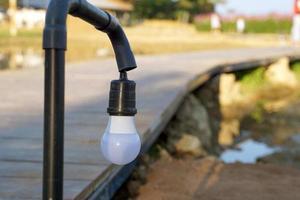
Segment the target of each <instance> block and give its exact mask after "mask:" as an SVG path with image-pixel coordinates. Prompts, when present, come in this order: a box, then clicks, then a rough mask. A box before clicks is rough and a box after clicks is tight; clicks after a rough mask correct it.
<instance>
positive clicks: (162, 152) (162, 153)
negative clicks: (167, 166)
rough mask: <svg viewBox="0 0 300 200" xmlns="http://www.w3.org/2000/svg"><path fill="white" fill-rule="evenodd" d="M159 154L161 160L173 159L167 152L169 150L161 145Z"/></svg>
mask: <svg viewBox="0 0 300 200" xmlns="http://www.w3.org/2000/svg"><path fill="white" fill-rule="evenodd" d="M159 156H160V159H161V160H166V161H172V160H173V158H172V156H171V155H170V154H169V152H168V151H167V150H166V149H164V148H162V147H159Z"/></svg>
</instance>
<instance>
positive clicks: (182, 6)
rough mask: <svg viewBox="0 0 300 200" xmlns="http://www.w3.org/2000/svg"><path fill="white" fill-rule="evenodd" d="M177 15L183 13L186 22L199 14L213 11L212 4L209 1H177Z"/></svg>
mask: <svg viewBox="0 0 300 200" xmlns="http://www.w3.org/2000/svg"><path fill="white" fill-rule="evenodd" d="M177 8H178V13H179V14H180V13H181V15H182V13H184V14H185V15H186V16H187V17H186V18H187V20H188V21H192V20H193V18H194V16H195V15H197V14H200V13H210V12H212V11H213V10H214V4H213V3H211V1H210V0H178V3H177Z"/></svg>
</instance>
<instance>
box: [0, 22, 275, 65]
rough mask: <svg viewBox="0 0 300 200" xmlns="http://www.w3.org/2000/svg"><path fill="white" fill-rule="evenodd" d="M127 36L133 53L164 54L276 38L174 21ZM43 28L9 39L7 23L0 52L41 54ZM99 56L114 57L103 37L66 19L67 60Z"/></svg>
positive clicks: (250, 44) (0, 34)
mask: <svg viewBox="0 0 300 200" xmlns="http://www.w3.org/2000/svg"><path fill="white" fill-rule="evenodd" d="M125 31H126V34H127V36H128V38H129V40H130V43H131V46H132V48H133V51H134V52H135V54H163V53H173V52H186V51H198V50H208V49H229V48H237V47H259V46H274V44H276V40H277V37H275V36H270V35H268V36H247V37H243V38H241V37H236V35H231V34H218V35H212V34H211V33H199V32H198V31H197V30H196V29H195V27H194V26H193V25H188V24H182V23H178V22H174V21H161V20H157V21H145V22H144V23H142V24H139V25H136V26H133V27H126V28H125ZM41 41H42V28H40V29H33V30H25V29H24V30H20V31H19V33H18V35H17V36H16V37H11V36H9V32H8V26H7V25H6V24H4V25H1V27H0V53H9V54H13V53H14V52H19V51H24V49H33V50H34V51H35V52H40V53H42V49H41V45H42V43H41ZM99 54H103V55H102V56H113V51H112V47H111V44H110V42H109V40H108V38H107V36H106V34H104V33H101V32H99V31H97V30H95V29H94V27H92V26H90V25H88V24H86V23H85V22H82V21H80V20H78V19H74V18H73V17H70V18H69V19H68V51H67V57H66V58H67V60H68V61H81V60H88V59H94V58H96V57H99Z"/></svg>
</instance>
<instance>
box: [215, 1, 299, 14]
mask: <svg viewBox="0 0 300 200" xmlns="http://www.w3.org/2000/svg"><path fill="white" fill-rule="evenodd" d="M226 2H227V3H225V4H224V5H217V7H216V9H217V12H218V13H220V14H226V13H228V10H234V11H235V13H237V14H250V15H256V14H258V15H260V14H268V13H270V12H277V13H281V14H292V12H293V4H294V0H226Z"/></svg>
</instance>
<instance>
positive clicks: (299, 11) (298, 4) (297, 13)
mask: <svg viewBox="0 0 300 200" xmlns="http://www.w3.org/2000/svg"><path fill="white" fill-rule="evenodd" d="M292 40H293V42H296V43H299V42H300V0H295V5H294V18H293V28H292Z"/></svg>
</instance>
